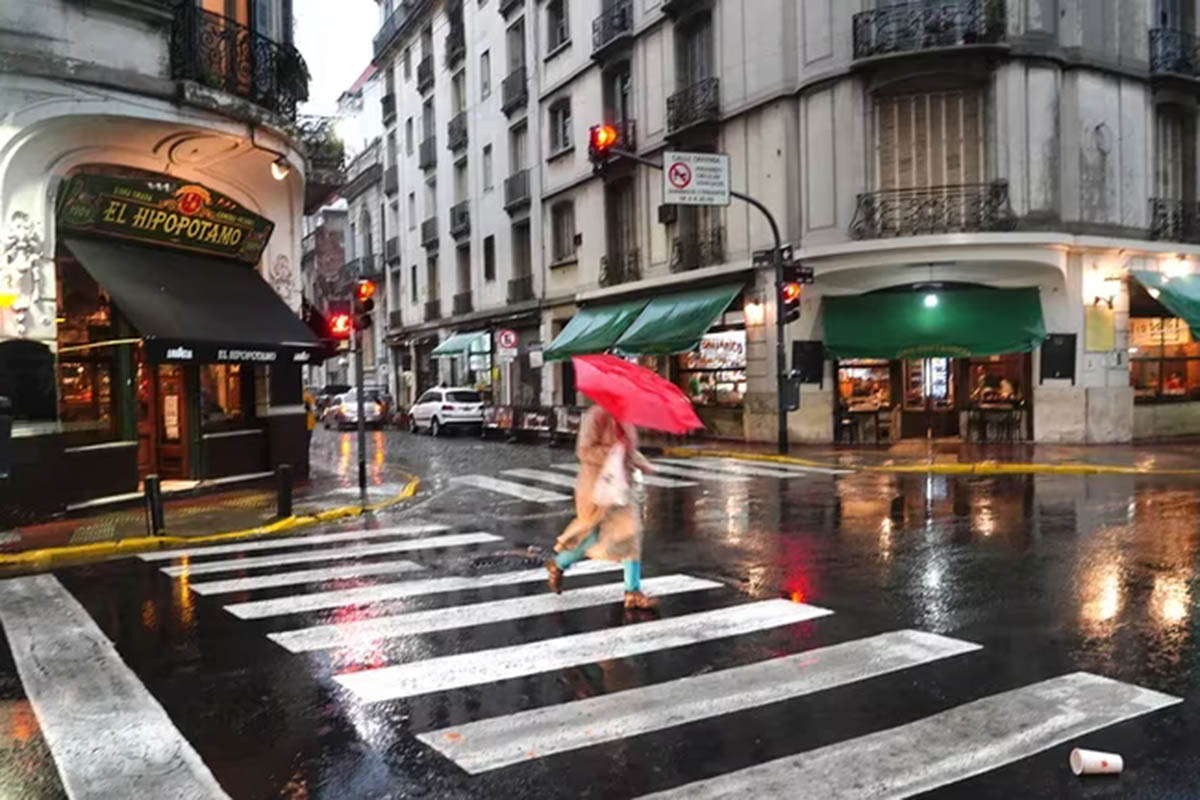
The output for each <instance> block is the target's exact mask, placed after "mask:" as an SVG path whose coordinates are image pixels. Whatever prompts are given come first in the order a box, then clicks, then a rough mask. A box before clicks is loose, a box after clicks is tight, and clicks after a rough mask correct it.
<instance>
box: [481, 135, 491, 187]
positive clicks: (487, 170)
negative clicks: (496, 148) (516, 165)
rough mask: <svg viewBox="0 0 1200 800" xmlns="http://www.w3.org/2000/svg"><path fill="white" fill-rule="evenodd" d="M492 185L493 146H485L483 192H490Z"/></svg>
mask: <svg viewBox="0 0 1200 800" xmlns="http://www.w3.org/2000/svg"><path fill="white" fill-rule="evenodd" d="M492 184H493V181H492V146H491V145H490V144H485V145H484V146H483V190H484V191H485V192H490V191H491V190H492Z"/></svg>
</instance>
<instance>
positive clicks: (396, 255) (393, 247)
mask: <svg viewBox="0 0 1200 800" xmlns="http://www.w3.org/2000/svg"><path fill="white" fill-rule="evenodd" d="M383 252H384V256H385V257H386V258H387V260H388V261H399V260H400V237H399V236H391V237H389V238H388V240H387V241H386V242H384V245H383Z"/></svg>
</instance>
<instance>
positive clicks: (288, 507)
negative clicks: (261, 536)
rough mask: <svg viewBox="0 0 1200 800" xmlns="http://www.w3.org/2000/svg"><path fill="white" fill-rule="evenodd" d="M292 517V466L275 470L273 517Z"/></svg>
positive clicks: (286, 465) (288, 465)
mask: <svg viewBox="0 0 1200 800" xmlns="http://www.w3.org/2000/svg"><path fill="white" fill-rule="evenodd" d="M291 515H292V465H291V464H280V465H279V466H278V467H276V468H275V516H276V517H277V518H279V519H286V518H288V517H290V516H291Z"/></svg>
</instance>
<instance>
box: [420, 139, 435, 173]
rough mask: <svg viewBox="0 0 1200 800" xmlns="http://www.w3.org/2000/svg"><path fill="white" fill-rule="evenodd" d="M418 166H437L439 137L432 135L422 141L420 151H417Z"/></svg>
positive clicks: (428, 167)
mask: <svg viewBox="0 0 1200 800" xmlns="http://www.w3.org/2000/svg"><path fill="white" fill-rule="evenodd" d="M417 166H418V167H420V168H421V169H430V168H431V167H434V166H437V138H436V137H433V136H430V137H429V138H428V139H426V140H425V141H423V142H421V149H420V152H418V153H417Z"/></svg>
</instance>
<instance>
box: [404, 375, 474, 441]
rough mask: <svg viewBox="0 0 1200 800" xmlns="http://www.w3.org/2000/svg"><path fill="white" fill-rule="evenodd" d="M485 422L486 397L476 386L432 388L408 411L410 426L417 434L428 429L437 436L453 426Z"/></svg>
mask: <svg viewBox="0 0 1200 800" xmlns="http://www.w3.org/2000/svg"><path fill="white" fill-rule="evenodd" d="M482 425H483V396H482V395H481V394H479V392H477V391H476V390H474V389H471V388H467V387H462V388H452V389H430V390H429V391H427V392H425V393H424V394H423V395H421V396H420V397H418V398H417V402H416V403H415V404H414V405H413V407H412V408H411V409H409V412H408V428H409V430H410V431H412V432H413V433H420V432H421V429H422V428H424V429H426V430H428V431H429V432H430V433H431V434H432V435H434V436H441V435H442V432H443V431H445V430H447V429H450V428H472V429H474V430H476V431H477V430H479V428H480V427H481V426H482Z"/></svg>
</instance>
